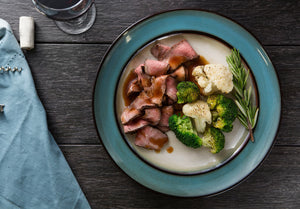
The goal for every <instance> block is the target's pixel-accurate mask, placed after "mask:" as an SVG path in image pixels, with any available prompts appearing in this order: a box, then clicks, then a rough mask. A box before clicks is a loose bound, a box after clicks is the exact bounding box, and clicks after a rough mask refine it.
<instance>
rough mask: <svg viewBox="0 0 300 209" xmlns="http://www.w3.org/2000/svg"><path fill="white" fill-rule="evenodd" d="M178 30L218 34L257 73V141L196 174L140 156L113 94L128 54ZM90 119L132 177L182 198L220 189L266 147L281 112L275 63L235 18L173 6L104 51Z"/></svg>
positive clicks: (263, 153)
mask: <svg viewBox="0 0 300 209" xmlns="http://www.w3.org/2000/svg"><path fill="white" fill-rule="evenodd" d="M182 31H189V32H198V33H199V32H200V33H205V34H209V35H211V36H214V37H217V38H218V39H221V40H222V41H224V42H226V43H227V44H228V45H230V46H232V47H235V48H237V49H239V51H240V53H241V55H242V56H243V58H244V59H245V61H246V62H247V64H248V66H249V68H250V69H251V70H252V73H253V75H254V77H255V80H256V84H257V89H258V92H259V102H260V105H259V106H260V113H259V118H258V122H257V125H256V128H255V131H254V137H255V139H256V141H255V142H254V143H248V144H247V146H246V147H245V148H244V149H243V150H242V151H241V152H240V153H239V155H237V156H236V157H235V158H234V159H233V160H231V161H230V162H229V163H227V164H226V165H224V166H222V167H220V168H218V169H216V170H213V171H211V172H208V173H202V174H198V175H192V176H187V175H173V174H170V173H168V172H164V171H162V170H159V169H156V168H154V167H152V166H151V165H149V164H147V163H145V162H144V161H143V160H141V159H140V158H139V157H138V156H137V155H136V154H135V153H134V152H132V150H131V149H130V148H129V146H128V145H127V143H126V141H125V140H124V139H123V136H122V133H120V130H119V128H118V121H117V119H116V111H115V108H114V107H115V94H116V90H117V86H118V81H119V77H120V75H121V73H122V70H123V69H124V67H125V66H126V64H127V63H128V61H129V60H130V59H131V57H132V56H133V55H134V54H135V53H136V52H137V50H139V49H140V48H141V47H143V46H144V45H145V44H147V43H149V42H151V41H152V40H154V39H156V38H158V37H161V36H163V35H166V34H172V33H178V32H182ZM93 108H94V118H95V122H96V126H97V131H98V133H99V135H100V137H101V139H102V143H103V145H104V146H105V148H106V150H107V151H108V153H109V154H110V156H111V157H112V159H113V160H114V161H115V162H116V163H117V165H118V166H119V167H120V168H121V169H122V170H123V171H124V172H125V173H127V174H128V175H129V176H130V177H131V178H133V179H134V180H136V181H137V182H139V183H141V184H142V185H144V186H146V187H148V188H150V189H153V190H155V191H158V192H161V193H165V194H169V195H174V196H182V197H192V196H206V195H212V194H215V193H219V192H221V191H224V190H226V189H228V188H231V187H232V186H234V185H236V184H237V183H239V182H240V181H241V180H243V179H245V178H246V177H247V176H248V175H249V174H250V173H252V172H253V171H254V170H255V168H257V167H258V166H259V165H260V164H261V162H262V161H263V160H264V158H265V157H266V156H267V154H268V152H269V151H270V149H271V147H272V144H273V141H274V139H275V136H276V133H277V129H278V125H279V121H280V114H281V97H280V90H279V84H278V79H277V76H276V72H275V70H274V67H273V65H272V63H271V61H270V59H269V57H268V56H267V54H266V52H265V51H264V49H263V47H262V46H261V45H260V44H259V42H258V41H257V40H256V39H255V38H254V37H253V36H252V35H251V34H250V33H249V32H247V31H246V30H245V29H244V28H242V27H241V26H239V25H238V24H236V23H234V22H233V21H231V20H229V19H227V18H225V17H222V16H219V15H217V14H213V13H210V12H206V11H196V10H176V11H170V12H165V13H162V14H158V15H155V16H151V17H148V18H146V19H143V20H141V21H140V22H138V23H136V24H135V25H133V26H132V27H130V28H128V29H127V30H126V31H125V32H123V33H122V34H121V35H120V36H119V37H118V38H117V40H116V41H115V42H114V43H113V45H112V46H111V47H110V49H109V50H108V52H107V53H106V55H105V57H104V59H103V61H102V63H101V66H100V69H99V73H98V76H97V80H96V83H95V88H94V107H93Z"/></svg>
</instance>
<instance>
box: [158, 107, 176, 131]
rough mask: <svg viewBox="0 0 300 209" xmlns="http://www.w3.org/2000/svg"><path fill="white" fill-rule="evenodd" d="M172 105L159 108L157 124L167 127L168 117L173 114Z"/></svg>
mask: <svg viewBox="0 0 300 209" xmlns="http://www.w3.org/2000/svg"><path fill="white" fill-rule="evenodd" d="M173 113H174V108H173V106H164V107H162V108H161V119H160V121H159V123H158V125H159V126H165V127H169V117H170V116H171V115H173Z"/></svg>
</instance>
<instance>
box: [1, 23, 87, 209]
mask: <svg viewBox="0 0 300 209" xmlns="http://www.w3.org/2000/svg"><path fill="white" fill-rule="evenodd" d="M1 66H3V67H9V66H10V67H12V68H13V67H18V68H20V67H21V68H22V69H23V70H22V71H21V72H0V104H5V107H4V112H3V113H0V208H1V209H15V208H28V209H29V208H30V209H35V208H36V209H43V208H51V209H73V208H78V209H88V208H90V206H89V203H88V202H87V200H86V198H85V196H84V194H83V192H82V191H81V189H80V186H79V185H78V183H77V181H76V179H75V177H74V175H73V173H72V171H71V169H70V167H69V165H68V163H67V162H66V160H65V158H64V156H63V154H62V152H61V151H60V149H59V147H58V146H57V144H56V142H55V140H54V138H53V137H52V135H51V133H50V132H49V130H48V126H47V119H46V113H45V110H44V108H43V105H42V104H41V102H40V100H39V97H38V95H37V93H36V90H35V86H34V82H33V79H32V75H31V72H30V69H29V66H28V64H27V62H26V59H25V57H24V55H23V53H22V51H21V49H20V47H19V44H18V42H17V40H16V39H15V37H14V35H13V33H12V30H11V28H10V26H9V24H8V23H7V22H6V21H4V20H2V19H0V67H1Z"/></svg>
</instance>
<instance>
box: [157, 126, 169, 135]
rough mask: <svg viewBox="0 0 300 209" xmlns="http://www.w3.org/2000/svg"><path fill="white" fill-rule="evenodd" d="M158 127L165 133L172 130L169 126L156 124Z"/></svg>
mask: <svg viewBox="0 0 300 209" xmlns="http://www.w3.org/2000/svg"><path fill="white" fill-rule="evenodd" d="M156 127H157V128H158V129H159V130H161V131H162V132H164V133H165V132H168V131H170V128H169V127H168V126H156Z"/></svg>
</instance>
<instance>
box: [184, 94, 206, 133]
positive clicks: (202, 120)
mask: <svg viewBox="0 0 300 209" xmlns="http://www.w3.org/2000/svg"><path fill="white" fill-rule="evenodd" d="M182 112H183V114H184V115H186V116H188V117H191V118H193V121H194V123H195V126H196V130H197V131H198V132H200V133H203V132H204V131H205V127H206V123H208V124H211V112H210V109H209V106H208V104H207V103H206V102H204V101H201V100H198V101H196V102H193V103H187V104H185V105H183V107H182Z"/></svg>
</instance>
